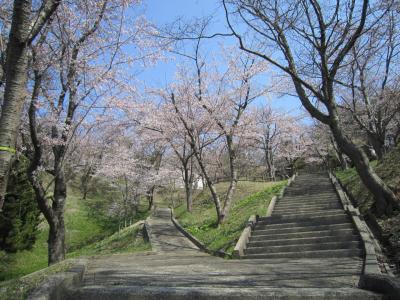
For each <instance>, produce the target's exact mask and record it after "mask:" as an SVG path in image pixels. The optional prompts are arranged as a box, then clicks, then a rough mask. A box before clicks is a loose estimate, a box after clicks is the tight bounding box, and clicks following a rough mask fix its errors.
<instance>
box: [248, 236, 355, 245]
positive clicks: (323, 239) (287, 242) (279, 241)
mask: <svg viewBox="0 0 400 300" xmlns="http://www.w3.org/2000/svg"><path fill="white" fill-rule="evenodd" d="M351 241H360V237H359V236H358V235H356V234H352V233H350V234H345V235H340V236H334V235H331V236H329V235H328V236H316V237H308V238H303V237H301V238H291V239H277V240H261V239H260V240H253V239H252V238H251V237H250V242H249V243H248V247H268V246H284V245H300V244H312V243H330V242H351Z"/></svg>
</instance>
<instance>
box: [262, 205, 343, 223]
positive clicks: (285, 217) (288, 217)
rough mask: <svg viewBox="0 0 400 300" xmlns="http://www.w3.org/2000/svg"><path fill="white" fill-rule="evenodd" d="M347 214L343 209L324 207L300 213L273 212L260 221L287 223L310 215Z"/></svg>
mask: <svg viewBox="0 0 400 300" xmlns="http://www.w3.org/2000/svg"><path fill="white" fill-rule="evenodd" d="M343 214H346V213H345V212H344V211H343V209H324V210H316V211H312V212H307V213H304V214H298V213H293V212H291V213H286V212H283V213H282V214H277V213H273V215H272V216H270V217H260V218H259V219H258V220H259V222H263V223H265V224H274V223H285V222H290V221H295V220H298V219H306V218H310V217H325V216H331V215H343Z"/></svg>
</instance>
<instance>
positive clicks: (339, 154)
mask: <svg viewBox="0 0 400 300" xmlns="http://www.w3.org/2000/svg"><path fill="white" fill-rule="evenodd" d="M330 140H331V143H332V146H333V150H334V151H335V153H336V156H337V159H338V160H339V162H340V167H341V169H342V170H347V168H348V165H347V161H346V158H345V157H344V155H343V152H342V151H340V149H339V148H338V146H337V143H336V141H335V139H334V138H332V136H331V137H330Z"/></svg>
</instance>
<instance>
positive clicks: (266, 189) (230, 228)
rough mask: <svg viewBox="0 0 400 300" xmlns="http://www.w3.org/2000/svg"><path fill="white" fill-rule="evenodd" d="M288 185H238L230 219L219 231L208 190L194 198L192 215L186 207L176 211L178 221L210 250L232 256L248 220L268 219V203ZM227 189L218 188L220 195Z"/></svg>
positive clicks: (282, 182)
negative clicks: (221, 251)
mask: <svg viewBox="0 0 400 300" xmlns="http://www.w3.org/2000/svg"><path fill="white" fill-rule="evenodd" d="M285 184H286V181H280V182H276V183H261V182H239V184H238V187H237V191H236V194H235V198H234V205H233V206H232V208H231V211H230V215H229V216H228V218H227V220H226V221H225V223H224V224H223V225H221V226H220V227H218V228H217V227H216V221H217V217H216V213H215V208H214V204H213V202H212V200H211V199H210V196H209V194H208V191H207V190H204V191H203V192H202V193H199V194H197V195H196V197H195V198H194V201H193V212H192V213H188V212H187V211H186V205H185V203H183V204H181V205H179V206H178V207H176V208H175V210H174V213H175V217H176V218H177V219H178V220H179V222H180V223H181V224H182V226H184V227H185V228H186V229H187V230H188V231H189V232H190V233H192V234H193V235H195V236H196V237H197V238H199V239H200V240H201V241H202V242H203V243H205V245H207V247H209V248H210V249H212V250H223V251H226V252H228V253H232V251H233V248H234V246H235V244H236V241H237V240H238V238H239V236H240V234H241V232H242V230H243V228H244V227H245V225H246V222H247V220H248V219H249V217H250V216H251V215H255V214H258V215H265V213H266V208H267V206H268V203H269V201H270V200H271V198H272V197H273V196H274V195H276V194H278V193H279V191H280V190H281V188H282V187H283V186H284V185H285ZM226 188H227V184H226V183H220V184H218V185H217V189H218V191H224V190H226Z"/></svg>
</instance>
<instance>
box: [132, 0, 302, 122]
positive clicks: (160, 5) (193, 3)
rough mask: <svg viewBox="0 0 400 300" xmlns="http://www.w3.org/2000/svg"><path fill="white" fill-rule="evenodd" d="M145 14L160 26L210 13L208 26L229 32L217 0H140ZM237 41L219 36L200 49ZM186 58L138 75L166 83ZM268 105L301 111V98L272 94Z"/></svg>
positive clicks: (148, 81) (209, 49) (151, 82)
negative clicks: (211, 23) (209, 24)
mask: <svg viewBox="0 0 400 300" xmlns="http://www.w3.org/2000/svg"><path fill="white" fill-rule="evenodd" d="M143 5H144V12H145V16H146V17H147V19H148V20H149V21H151V22H152V23H155V24H157V25H158V26H163V25H164V24H168V23H171V22H173V21H174V20H176V19H177V18H178V17H183V18H185V19H187V20H190V19H191V18H195V17H205V16H209V15H211V14H212V15H213V16H214V18H215V20H216V21H215V24H213V26H212V27H211V28H210V32H213V33H214V32H229V31H228V30H227V29H226V27H225V23H224V13H223V9H222V7H221V4H220V1H219V0H143ZM218 42H219V43H221V42H222V43H229V44H232V43H236V41H235V40H233V39H232V38H231V39H221V38H220V39H218V41H211V42H208V41H207V42H206V43H203V50H205V51H207V52H212V51H213V50H214V49H215V50H216V49H217V43H218ZM184 59H185V58H182V57H177V58H176V59H175V60H174V61H168V62H163V61H162V62H159V63H158V64H157V65H156V66H154V67H152V68H149V69H146V70H145V71H143V72H142V73H141V74H140V75H139V79H140V80H143V81H144V82H145V84H146V86H152V87H157V86H158V87H165V86H166V85H167V84H168V82H171V81H172V80H173V78H174V73H175V68H176V65H177V64H179V63H180V61H181V60H184ZM271 105H272V107H273V108H275V109H277V110H280V109H282V110H284V111H288V112H291V113H292V114H299V113H300V108H301V105H300V101H299V100H298V99H297V98H293V97H289V96H284V97H281V98H278V97H275V98H273V99H272V100H271Z"/></svg>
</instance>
